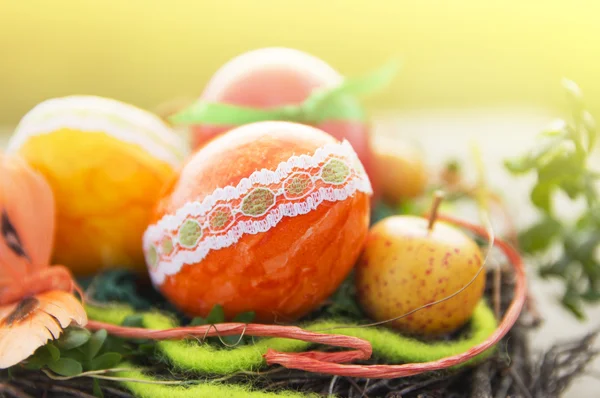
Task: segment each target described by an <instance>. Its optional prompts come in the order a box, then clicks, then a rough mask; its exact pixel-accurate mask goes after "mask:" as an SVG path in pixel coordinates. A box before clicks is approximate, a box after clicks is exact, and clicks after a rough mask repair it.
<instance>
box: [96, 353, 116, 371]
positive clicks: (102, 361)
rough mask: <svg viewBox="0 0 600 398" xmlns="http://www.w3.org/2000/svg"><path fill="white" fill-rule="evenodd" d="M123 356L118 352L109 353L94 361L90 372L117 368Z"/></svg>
mask: <svg viewBox="0 0 600 398" xmlns="http://www.w3.org/2000/svg"><path fill="white" fill-rule="evenodd" d="M121 359H123V356H122V355H121V354H118V353H116V352H107V353H105V354H102V355H99V356H97V357H96V358H94V359H92V362H91V366H90V370H102V369H111V368H114V367H115V366H117V365H118V364H119V363H120V362H121Z"/></svg>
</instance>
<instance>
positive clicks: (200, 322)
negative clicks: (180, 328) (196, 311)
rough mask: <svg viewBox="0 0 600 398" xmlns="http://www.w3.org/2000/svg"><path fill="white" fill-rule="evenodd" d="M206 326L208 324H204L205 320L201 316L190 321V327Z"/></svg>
mask: <svg viewBox="0 0 600 398" xmlns="http://www.w3.org/2000/svg"><path fill="white" fill-rule="evenodd" d="M207 324H208V322H206V319H204V318H202V317H201V316H197V317H195V318H192V320H191V321H190V326H202V325H207Z"/></svg>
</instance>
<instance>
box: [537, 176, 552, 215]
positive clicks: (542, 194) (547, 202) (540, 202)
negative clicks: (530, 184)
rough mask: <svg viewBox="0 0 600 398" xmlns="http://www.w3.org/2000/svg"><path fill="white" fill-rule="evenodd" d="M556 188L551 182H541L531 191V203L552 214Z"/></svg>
mask: <svg viewBox="0 0 600 398" xmlns="http://www.w3.org/2000/svg"><path fill="white" fill-rule="evenodd" d="M555 187H556V186H555V185H554V184H553V183H549V182H539V183H538V184H537V185H536V186H535V187H534V188H533V190H532V191H531V202H532V203H533V204H534V205H535V206H536V207H537V208H539V209H541V210H543V211H544V212H546V213H548V214H550V213H551V212H552V208H551V207H552V191H553V190H554V188H555Z"/></svg>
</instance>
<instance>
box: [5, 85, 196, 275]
mask: <svg viewBox="0 0 600 398" xmlns="http://www.w3.org/2000/svg"><path fill="white" fill-rule="evenodd" d="M8 151H9V152H18V153H19V154H20V155H21V156H23V157H24V158H25V159H26V160H27V162H29V164H30V165H31V166H32V167H33V168H35V169H37V170H38V171H39V172H40V173H42V174H43V175H44V176H45V177H46V179H47V180H48V182H49V183H50V185H51V187H52V190H53V192H54V196H55V198H56V207H57V209H56V217H57V219H56V235H55V245H54V253H53V257H54V260H53V261H54V262H55V263H58V264H64V265H66V266H68V267H69V268H70V269H71V270H72V271H73V272H75V273H77V274H90V273H93V272H95V271H97V270H98V269H102V268H110V267H115V266H124V267H130V268H133V269H139V270H143V269H144V264H145V261H144V255H143V251H142V247H141V241H142V234H143V232H144V230H145V228H146V226H147V225H148V223H149V222H150V217H151V215H152V210H153V208H154V206H155V204H156V201H157V200H158V199H159V197H160V191H161V188H162V187H163V186H164V185H165V184H166V183H167V182H168V181H169V180H170V179H172V178H174V176H175V174H176V169H177V168H178V167H179V166H180V165H181V163H182V162H183V158H184V155H185V153H184V144H183V142H182V140H181V139H180V138H179V137H178V136H177V135H176V134H175V133H174V132H173V131H172V130H171V129H170V128H169V127H168V126H167V125H166V124H165V123H164V122H162V121H161V120H160V119H159V118H158V117H156V116H154V115H153V114H151V113H149V112H146V111H144V110H142V109H138V108H136V107H134V106H131V105H127V104H124V103H122V102H119V101H116V100H112V99H107V98H100V97H94V96H70V97H64V98H55V99H50V100H47V101H44V102H42V103H41V104H39V105H37V106H36V107H35V108H33V109H32V110H31V111H30V112H29V113H27V115H26V116H25V117H23V119H22V120H21V122H20V123H19V125H18V127H17V129H16V131H15V133H14V135H13V136H12V138H11V140H10V142H9V145H8Z"/></svg>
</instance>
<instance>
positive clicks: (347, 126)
mask: <svg viewBox="0 0 600 398" xmlns="http://www.w3.org/2000/svg"><path fill="white" fill-rule="evenodd" d="M342 81H343V77H342V76H341V75H340V74H339V73H338V72H337V71H335V70H334V69H333V68H332V67H331V66H329V65H328V64H327V63H325V62H324V61H323V60H321V59H319V58H317V57H314V56H312V55H310V54H307V53H305V52H302V51H299V50H295V49H291V48H280V47H270V48H262V49H258V50H253V51H249V52H246V53H244V54H241V55H239V56H237V57H235V58H233V59H232V60H230V61H229V62H227V63H226V64H225V65H223V66H222V67H221V69H219V70H218V71H217V72H216V73H215V74H214V75H213V77H212V78H211V80H210V81H209V82H208V84H207V86H206V87H205V89H204V92H203V93H202V96H201V98H200V100H201V101H207V102H217V103H224V104H232V105H242V106H250V107H256V108H262V109H267V108H273V107H278V106H282V105H297V104H300V103H302V102H303V101H304V100H305V99H306V98H307V97H308V96H309V95H310V94H311V93H312V92H313V91H314V90H316V89H320V88H328V87H332V86H336V85H338V84H340V83H341V82H342ZM345 100H346V101H347V105H346V106H347V107H351V108H360V105H359V103H358V101H357V100H356V99H355V98H352V97H349V98H346V99H345ZM307 124H311V122H310V120H308V121H307ZM315 126H316V127H318V128H319V129H321V130H323V131H325V132H327V133H329V134H331V135H333V136H334V137H336V138H337V139H338V140H344V139H345V140H348V142H350V144H351V145H352V147H353V148H354V150H355V151H356V153H357V154H358V157H359V158H360V159H361V162H362V163H363V165H364V167H365V169H366V170H367V173H368V174H369V176H370V177H371V178H373V177H372V173H371V168H372V154H371V148H370V144H369V125H368V123H367V122H366V120H362V121H359V120H326V121H324V122H319V123H316V124H315ZM232 127H234V126H233V125H229V126H228V125H218V126H216V125H197V126H193V127H192V145H193V147H195V148H196V147H199V146H201V145H203V144H204V143H206V142H207V141H208V140H210V139H211V138H213V137H215V136H216V135H218V134H221V133H223V132H225V131H228V130H230V129H231V128H232Z"/></svg>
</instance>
